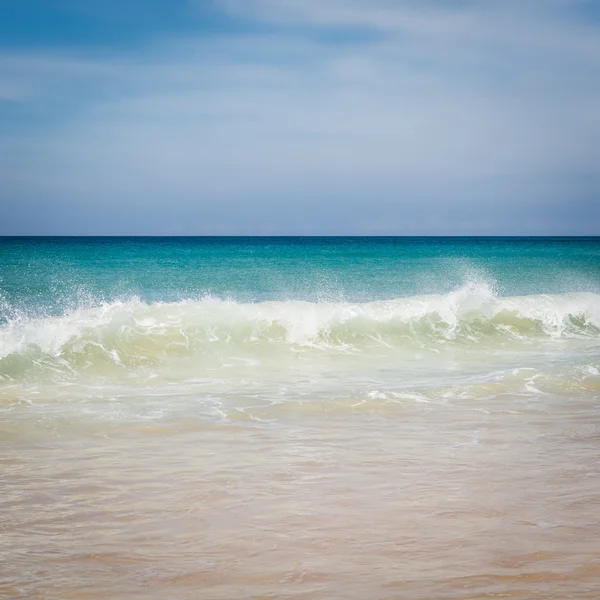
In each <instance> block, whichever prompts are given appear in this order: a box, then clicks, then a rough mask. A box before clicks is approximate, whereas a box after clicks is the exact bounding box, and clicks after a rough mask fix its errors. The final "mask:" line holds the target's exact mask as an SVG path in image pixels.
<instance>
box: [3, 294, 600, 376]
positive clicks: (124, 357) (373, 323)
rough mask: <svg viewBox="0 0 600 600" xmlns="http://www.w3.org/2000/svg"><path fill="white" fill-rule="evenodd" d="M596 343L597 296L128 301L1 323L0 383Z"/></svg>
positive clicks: (598, 329) (598, 328)
mask: <svg viewBox="0 0 600 600" xmlns="http://www.w3.org/2000/svg"><path fill="white" fill-rule="evenodd" d="M599 334H600V294H594V293H571V294H558V295H535V296H521V297H497V296H495V295H494V293H493V291H492V290H491V288H490V287H489V286H487V285H485V284H467V285H465V286H463V287H461V288H459V289H457V290H455V291H453V292H451V293H450V294H447V295H431V296H413V297H407V298H398V299H394V300H386V301H377V302H368V303H343V302H342V303H328V302H323V303H311V302H303V301H272V302H260V303H237V302H234V301H229V300H220V299H215V298H211V297H207V298H203V299H200V300H186V301H182V302H177V303H155V304H148V303H145V302H142V301H140V300H139V299H130V300H128V301H120V302H112V303H108V304H103V305H100V306H97V307H94V308H87V309H79V310H75V311H72V312H69V313H67V314H64V315H62V316H58V317H45V318H26V317H16V318H13V319H11V320H9V321H8V322H7V323H5V324H4V325H3V326H2V327H0V377H2V378H3V379H4V380H6V379H12V378H14V377H18V376H19V374H22V373H24V372H26V371H28V370H29V369H30V368H32V367H40V366H42V367H45V368H48V369H53V370H58V371H61V372H65V373H76V372H78V371H79V370H82V369H87V368H89V367H90V366H94V365H102V364H110V365H112V366H113V367H115V368H119V369H131V368H136V367H140V366H148V365H153V364H157V363H160V362H161V361H168V360H171V359H177V358H180V357H198V360H202V357H203V356H208V355H210V354H211V353H212V354H215V353H217V354H218V353H221V354H223V353H225V352H227V351H231V350H232V349H234V350H236V351H239V350H240V349H243V350H244V351H246V352H249V353H253V352H257V353H260V352H263V353H268V352H275V353H281V352H293V351H302V350H307V351H308V350H311V351H321V352H331V351H333V352H335V351H348V350H350V351H353V352H358V353H363V352H364V353H366V352H369V350H371V349H373V348H374V347H381V348H386V347H392V348H430V349H434V350H435V349H436V348H439V347H441V346H447V345H452V346H471V347H472V346H474V345H484V346H485V345H486V344H524V343H525V344H526V343H531V342H532V341H535V340H539V339H548V340H552V339H564V338H574V337H581V338H584V337H588V338H589V337H592V338H594V337H597V336H598V335H599Z"/></svg>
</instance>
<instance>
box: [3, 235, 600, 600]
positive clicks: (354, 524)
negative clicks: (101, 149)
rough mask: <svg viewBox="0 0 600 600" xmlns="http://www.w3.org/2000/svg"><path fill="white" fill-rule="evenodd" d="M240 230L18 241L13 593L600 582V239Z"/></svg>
mask: <svg viewBox="0 0 600 600" xmlns="http://www.w3.org/2000/svg"><path fill="white" fill-rule="evenodd" d="M411 243H412V246H411ZM236 244H237V245H236ZM236 244H234V243H233V242H232V241H231V240H224V241H221V242H218V241H215V240H212V241H207V242H205V243H204V244H203V243H202V242H200V241H198V240H191V241H185V240H174V241H171V242H167V241H160V242H157V245H156V248H154V247H153V246H152V244H151V242H149V241H148V240H139V241H137V242H136V241H135V240H121V241H119V240H108V241H106V240H88V241H87V242H85V243H84V242H82V241H81V240H78V241H73V240H62V241H60V240H29V241H27V240H3V241H1V242H0V269H1V270H0V275H1V276H2V281H1V282H0V283H1V287H2V290H3V292H2V294H3V295H2V297H3V299H4V300H3V302H4V304H3V309H2V318H3V324H2V325H1V326H0V378H1V379H0V440H1V442H2V445H1V451H0V464H1V469H0V485H1V489H2V494H1V495H0V527H1V531H2V535H1V536H0V564H2V568H1V569H0V597H6V598H44V599H46V598H48V599H52V598H56V599H66V598H77V599H84V598H85V599H101V598H102V599H105V598H134V599H137V598H139V599H141V598H152V599H155V598H156V599H158V598H161V599H162V598H173V599H178V598H181V599H187V598H210V599H213V598H214V599H221V598H222V599H227V600H229V599H232V598H257V599H258V598H311V599H312V598H328V599H329V598H340V599H350V600H353V599H356V600H359V599H361V600H362V599H364V598H378V599H384V598H385V599H387V598H411V599H412V598H415V599H423V600H425V599H431V598H436V599H437V598H440V599H442V598H448V599H466V598H469V599H475V598H515V599H523V600H525V599H528V600H529V599H538V598H539V599H548V598H551V599H555V598H556V599H563V598H590V599H592V598H597V597H598V590H599V589H600V542H599V541H598V540H600V295H599V293H600V278H599V269H600V243H599V242H598V241H595V240H584V241H582V240H562V241H557V240H545V241H544V240H538V241H535V240H504V241H499V240H489V241H488V242H487V243H486V242H483V241H481V240H479V241H471V242H469V241H468V240H457V241H454V242H453V243H450V241H448V240H426V241H423V240H413V241H412V242H408V241H407V242H403V243H400V242H399V241H397V240H388V241H387V243H384V242H382V241H381V240H379V241H369V240H362V241H360V240H355V241H354V242H351V241H348V240H338V241H337V242H336V240H331V239H328V240H324V241H322V242H321V243H320V245H319V243H317V241H315V240H310V241H309V242H306V243H304V242H300V241H298V240H289V241H287V242H286V241H285V240H283V241H282V240H277V241H273V240H263V242H262V245H261V242H259V241H257V240H249V241H248V240H246V241H244V240H238V241H237V242H236ZM107 247H108V249H107ZM274 247H275V248H279V251H280V252H279V254H280V255H279V259H277V256H276V254H277V253H276V252H275V250H273V248H274ZM307 248H308V249H307ZM215 256H216V257H218V260H217V259H215V258H214V257H215ZM411 256H412V257H413V259H414V260H413V261H411V260H409V258H410V257H411ZM452 256H454V258H453V259H452V261H454V260H455V261H457V262H452V261H450V262H452V264H455V265H456V264H458V265H462V266H460V268H457V270H452V269H449V268H447V267H448V265H449V264H450V262H449V257H452ZM494 256H496V257H497V258H496V259H494ZM49 257H50V258H49ZM57 257H59V258H57ZM242 258H243V261H245V262H244V264H245V265H246V267H247V269H254V270H253V271H252V272H248V270H247V269H246V268H244V269H241V270H240V261H241V260H242ZM180 261H181V262H183V263H185V264H187V266H188V268H187V271H186V273H185V274H184V273H183V272H180V268H181V264H180ZM192 263H194V264H197V265H204V267H203V268H201V269H199V271H195V270H193V269H191V268H189V267H190V264H192ZM413 263H417V264H418V269H416V268H415V267H414V264H413ZM67 264H68V268H67ZM465 264H468V265H469V267H468V269H465V268H464V265H465ZM319 265H320V266H319ZM374 265H379V270H378V269H374ZM391 265H395V266H396V271H393V275H392V276H390V277H388V276H386V273H391V272H392V267H391ZM440 265H442V266H440ZM444 265H445V266H444ZM319 268H321V271H319ZM61 269H62V270H63V272H65V273H67V272H68V273H69V274H70V275H69V278H70V283H71V285H70V287H69V281H68V280H65V281H62V280H60V272H61ZM544 269H545V270H544ZM149 271H150V272H151V273H152V276H150V275H149ZM31 273H34V274H36V277H33V278H32V277H31ZM124 273H125V275H123V274H124ZM258 273H260V277H259V276H258ZM294 273H295V274H296V276H297V279H298V280H300V281H303V285H304V291H303V288H302V286H300V285H299V284H298V285H296V286H295V287H294V286H293V285H292V284H291V282H292V281H293V279H294ZM318 273H320V275H319V274H318ZM561 274H562V275H561ZM266 275H268V276H269V277H270V280H269V281H270V284H269V281H265V280H264V277H265V276H266ZM184 276H185V278H186V281H187V286H186V287H185V289H184V290H183V291H182V288H181V286H180V287H176V286H174V283H173V282H174V281H178V282H179V284H181V282H182V281H183V278H184ZM303 278H304V279H303ZM319 278H320V279H319ZM436 279H437V283H436ZM59 280H60V281H61V284H60V285H58V284H57V281H59ZM318 280H320V281H321V286H322V287H321V288H320V291H319V289H318V284H317V281H318ZM257 281H260V286H256V285H255V283H256V282H257ZM424 281H425V282H427V283H426V284H423V283H422V282H424ZM307 282H312V284H310V285H309V283H307ZM336 282H337V283H336ZM358 282H360V285H359V283H358ZM399 282H403V284H402V286H400V283H399ZM420 282H421V283H420ZM311 285H312V287H311ZM219 286H220V287H219ZM336 286H337V287H336ZM395 286H396V287H395ZM419 286H421V287H419ZM436 286H437V287H436ZM226 288H227V289H228V290H229V292H228V293H225V291H224V290H225V289H226ZM192 289H194V293H192V292H191V291H190V290H192ZM315 290H316V291H315ZM404 291H407V293H402V292H404ZM177 294H180V297H178V296H177Z"/></svg>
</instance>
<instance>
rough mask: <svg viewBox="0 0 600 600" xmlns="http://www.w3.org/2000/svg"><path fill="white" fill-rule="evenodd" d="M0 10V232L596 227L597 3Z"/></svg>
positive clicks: (289, 3)
mask: <svg viewBox="0 0 600 600" xmlns="http://www.w3.org/2000/svg"><path fill="white" fill-rule="evenodd" d="M0 14H1V17H0V235H13V234H25V235H27V234H33V235H36V234H42V235H43V234H57V235H88V234H89V235H94V234H99V235H102V234H117V235H119V234H123V235H127V234H133V235H137V234H148V235H162V234H177V235H178V234H186V235H202V234H308V235H310V234H367V235H369V234H392V235H393V234H399V235H420V234H425V235H431V234H433V235H435V234H440V235H447V234H456V235H463V234H467V235H472V234H481V235H504V234H505V235H521V234H523V235H528V234H532V235H537V234H541V235H546V234H547V235H552V234H556V235H600V2H598V1H596V0H496V1H494V0H449V1H445V2H443V1H441V0H170V1H167V0H162V1H161V0H104V2H81V1H79V0H0Z"/></svg>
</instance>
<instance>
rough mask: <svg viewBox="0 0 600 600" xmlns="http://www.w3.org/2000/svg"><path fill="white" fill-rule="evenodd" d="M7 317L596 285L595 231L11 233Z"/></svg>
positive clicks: (0, 269) (0, 262) (4, 250)
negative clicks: (137, 305) (470, 288)
mask: <svg viewBox="0 0 600 600" xmlns="http://www.w3.org/2000/svg"><path fill="white" fill-rule="evenodd" d="M0 277H1V280H0V290H1V293H2V299H3V301H4V305H3V317H4V318H6V317H7V316H8V315H10V310H11V309H12V310H15V309H19V310H25V311H27V312H28V313H30V314H39V315H44V314H46V315H47V314H61V313H64V312H65V311H67V310H69V309H73V308H77V307H80V306H82V305H84V304H86V303H87V304H89V305H91V304H94V303H98V302H111V301H115V300H126V299H128V298H132V297H137V298H140V299H141V300H143V301H145V302H177V301H180V300H184V299H199V298H202V297H205V296H207V295H210V296H213V297H215V298H221V299H231V300H235V301H237V302H260V301H265V300H307V301H311V302H319V301H321V302H322V301H333V302H342V301H347V302H368V301H372V300H382V299H393V298H399V297H407V296H414V295H423V294H447V293H449V292H451V291H452V290H454V289H456V288H458V287H460V286H462V285H464V284H465V283H468V282H473V281H479V282H486V283H487V284H488V285H490V286H492V287H493V289H494V291H495V293H497V294H498V295H501V296H521V295H531V294H561V293H568V292H580V291H588V292H595V293H598V292H600V241H599V239H598V238H572V239H569V238H310V237H309V238H285V237H282V238H3V239H0Z"/></svg>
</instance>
